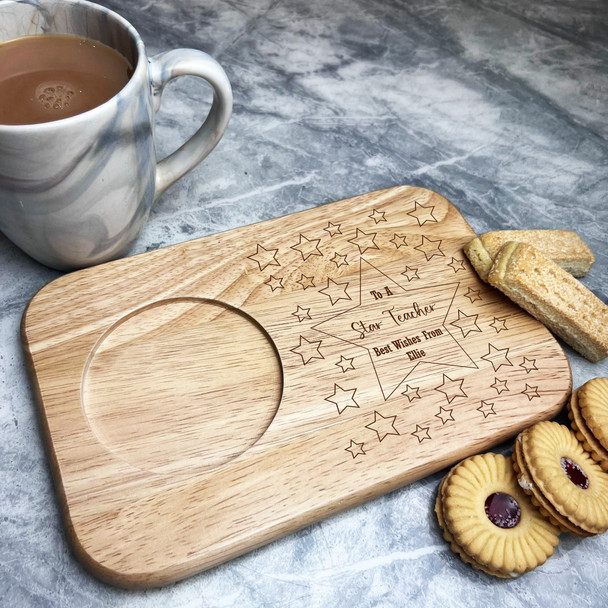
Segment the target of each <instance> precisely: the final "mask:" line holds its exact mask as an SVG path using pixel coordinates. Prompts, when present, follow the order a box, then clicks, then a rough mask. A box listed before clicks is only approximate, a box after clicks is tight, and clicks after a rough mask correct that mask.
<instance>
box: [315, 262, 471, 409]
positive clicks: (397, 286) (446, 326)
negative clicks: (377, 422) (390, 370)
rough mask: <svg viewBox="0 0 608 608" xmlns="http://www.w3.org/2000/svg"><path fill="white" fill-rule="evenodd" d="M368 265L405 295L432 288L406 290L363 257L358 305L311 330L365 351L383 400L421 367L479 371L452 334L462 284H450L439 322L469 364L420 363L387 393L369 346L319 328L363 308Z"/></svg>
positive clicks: (360, 263) (360, 264)
mask: <svg viewBox="0 0 608 608" xmlns="http://www.w3.org/2000/svg"><path fill="white" fill-rule="evenodd" d="M364 263H365V264H367V265H368V266H370V267H371V268H373V269H374V270H375V271H376V272H378V273H380V274H382V275H384V277H385V278H386V280H387V281H390V282H391V284H392V285H394V286H395V289H396V290H398V291H399V292H401V293H404V294H408V295H410V294H412V295H413V294H415V293H417V292H424V291H428V290H429V289H430V288H429V287H422V288H418V289H405V288H404V287H403V286H401V285H399V283H397V282H396V281H394V280H393V279H392V278H391V277H389V276H388V275H387V274H385V273H384V272H382V271H381V270H380V269H379V268H377V267H376V266H374V265H373V264H372V263H371V262H369V261H367V260H366V259H364V258H363V257H361V258H360V260H359V301H358V303H357V304H355V306H352V307H351V308H348V309H347V310H344V311H342V312H339V313H337V314H335V315H333V316H331V317H329V318H327V319H325V320H324V321H321V322H320V323H317V324H316V325H313V326H312V327H311V329H314V330H316V331H318V332H320V333H322V334H324V335H326V336H331V337H333V338H337V339H338V340H341V341H343V342H347V343H349V344H352V345H353V346H356V347H357V348H361V349H363V350H365V351H366V352H367V354H368V357H369V359H370V362H371V364H372V367H373V369H374V373H375V374H376V379H377V381H378V386H379V387H380V391H381V392H382V397H383V399H384V400H385V401H386V400H387V399H389V398H390V396H391V395H392V394H393V393H394V392H395V391H396V390H397V389H398V388H399V387H400V386H401V385H402V384H403V382H404V381H405V380H406V379H407V378H408V377H409V376H410V375H411V374H412V373H413V372H414V370H416V369H417V368H418V366H419V365H421V364H423V365H437V366H443V367H449V368H454V369H455V368H474V369H479V366H478V365H477V363H475V361H474V360H473V359H472V358H471V356H470V355H469V354H468V352H467V351H466V350H465V349H464V348H463V347H462V345H461V344H460V342H458V340H457V339H456V338H455V337H454V335H453V334H452V332H451V331H450V329H449V328H448V325H449V323H447V318H448V316H449V314H450V311H451V310H452V305H453V304H454V299H455V298H456V293H457V292H458V288H459V287H460V282H456V283H449V284H446V285H444V287H446V288H447V287H451V288H453V294H452V297H451V300H450V303H449V305H448V307H447V310H446V313H445V315H444V317H443V319H442V320H440V321H439V323H440V325H441V327H442V328H444V329H445V331H446V333H447V334H448V335H449V336H450V338H451V339H452V340H453V341H454V343H455V344H456V346H457V347H458V348H459V349H460V350H461V351H462V353H463V354H464V356H465V357H466V359H467V361H468V363H467V364H466V365H456V364H451V363H449V364H446V363H441V362H440V361H418V362H417V363H416V364H415V365H414V366H413V367H412V369H411V370H410V371H409V372H408V373H407V374H406V375H405V376H404V377H403V378H402V380H401V382H399V383H398V384H397V385H396V386H394V387H393V389H392V390H390V391H385V390H384V387H383V386H382V382H381V381H380V376H379V374H378V370H377V368H376V364H375V363H374V359H373V357H372V355H371V349H370V348H369V347H367V346H363V345H361V344H358V343H357V342H355V341H354V340H350V339H347V338H344V337H341V336H339V335H336V334H334V333H330V332H328V331H325V330H323V329H321V328H320V327H319V326H320V325H322V324H323V323H327V322H328V321H331V320H333V319H335V318H337V317H341V316H346V315H349V314H351V313H352V312H353V311H354V310H356V309H357V308H359V307H360V306H361V302H362V296H361V293H362V279H361V275H362V268H363V264H364Z"/></svg>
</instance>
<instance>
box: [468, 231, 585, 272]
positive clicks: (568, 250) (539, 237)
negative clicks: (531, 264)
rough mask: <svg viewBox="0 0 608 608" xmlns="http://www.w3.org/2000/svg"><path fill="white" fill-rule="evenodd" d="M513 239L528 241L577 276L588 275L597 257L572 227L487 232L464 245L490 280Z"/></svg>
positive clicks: (473, 260) (472, 261) (474, 261)
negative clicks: (498, 257) (503, 249)
mask: <svg viewBox="0 0 608 608" xmlns="http://www.w3.org/2000/svg"><path fill="white" fill-rule="evenodd" d="M509 241H516V242H518V243H527V244H528V245H533V246H534V247H536V248H537V249H539V250H540V251H542V252H543V253H544V254H545V255H546V256H547V257H548V258H549V259H551V260H553V261H554V262H555V263H556V264H558V265H559V266H561V267H562V268H563V269H564V270H565V271H566V272H569V273H570V274H572V275H573V276H575V277H584V276H585V275H586V274H587V273H588V272H589V269H590V268H591V266H592V265H593V263H594V262H595V257H594V256H593V253H592V252H591V249H589V246H588V245H587V243H585V241H583V239H581V237H580V236H579V235H578V234H577V233H576V232H572V231H571V230H497V231H494V232H485V233H484V234H480V235H479V236H478V237H477V238H475V239H473V240H472V241H471V242H470V243H467V244H466V245H465V246H464V252H465V254H466V256H467V257H468V258H469V260H470V261H471V264H473V267H474V268H475V270H476V271H477V274H478V275H479V276H480V277H481V278H482V279H483V280H484V281H487V279H488V273H489V272H490V268H491V267H492V263H493V262H494V259H495V258H496V256H497V255H498V252H499V251H500V249H501V248H502V246H503V245H505V244H506V243H508V242H509Z"/></svg>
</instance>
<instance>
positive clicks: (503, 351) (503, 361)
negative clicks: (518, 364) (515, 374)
mask: <svg viewBox="0 0 608 608" xmlns="http://www.w3.org/2000/svg"><path fill="white" fill-rule="evenodd" d="M508 354H509V349H508V348H496V347H495V346H494V345H493V344H488V352H487V353H486V354H485V355H483V356H482V357H481V358H482V359H484V360H485V361H488V362H490V363H491V364H492V367H493V368H494V371H495V372H496V371H498V370H499V369H500V367H501V366H503V365H504V366H512V365H513V363H511V361H509V359H508V358H507V355H508Z"/></svg>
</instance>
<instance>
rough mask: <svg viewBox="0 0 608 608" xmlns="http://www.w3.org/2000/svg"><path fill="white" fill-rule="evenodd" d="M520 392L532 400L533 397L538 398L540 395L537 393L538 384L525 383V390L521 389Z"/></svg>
mask: <svg viewBox="0 0 608 608" xmlns="http://www.w3.org/2000/svg"><path fill="white" fill-rule="evenodd" d="M522 394H523V395H525V396H526V397H527V398H528V401H532V399H534V397H538V398H540V395H539V394H538V386H529V385H528V384H526V390H525V391H522Z"/></svg>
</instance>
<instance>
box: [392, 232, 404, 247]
mask: <svg viewBox="0 0 608 608" xmlns="http://www.w3.org/2000/svg"><path fill="white" fill-rule="evenodd" d="M389 242H390V243H392V244H393V245H394V246H395V247H397V249H399V247H407V243H406V241H405V237H404V236H401V235H399V234H396V233H395V234H394V235H393V238H392V239H391V240H390V241H389Z"/></svg>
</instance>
